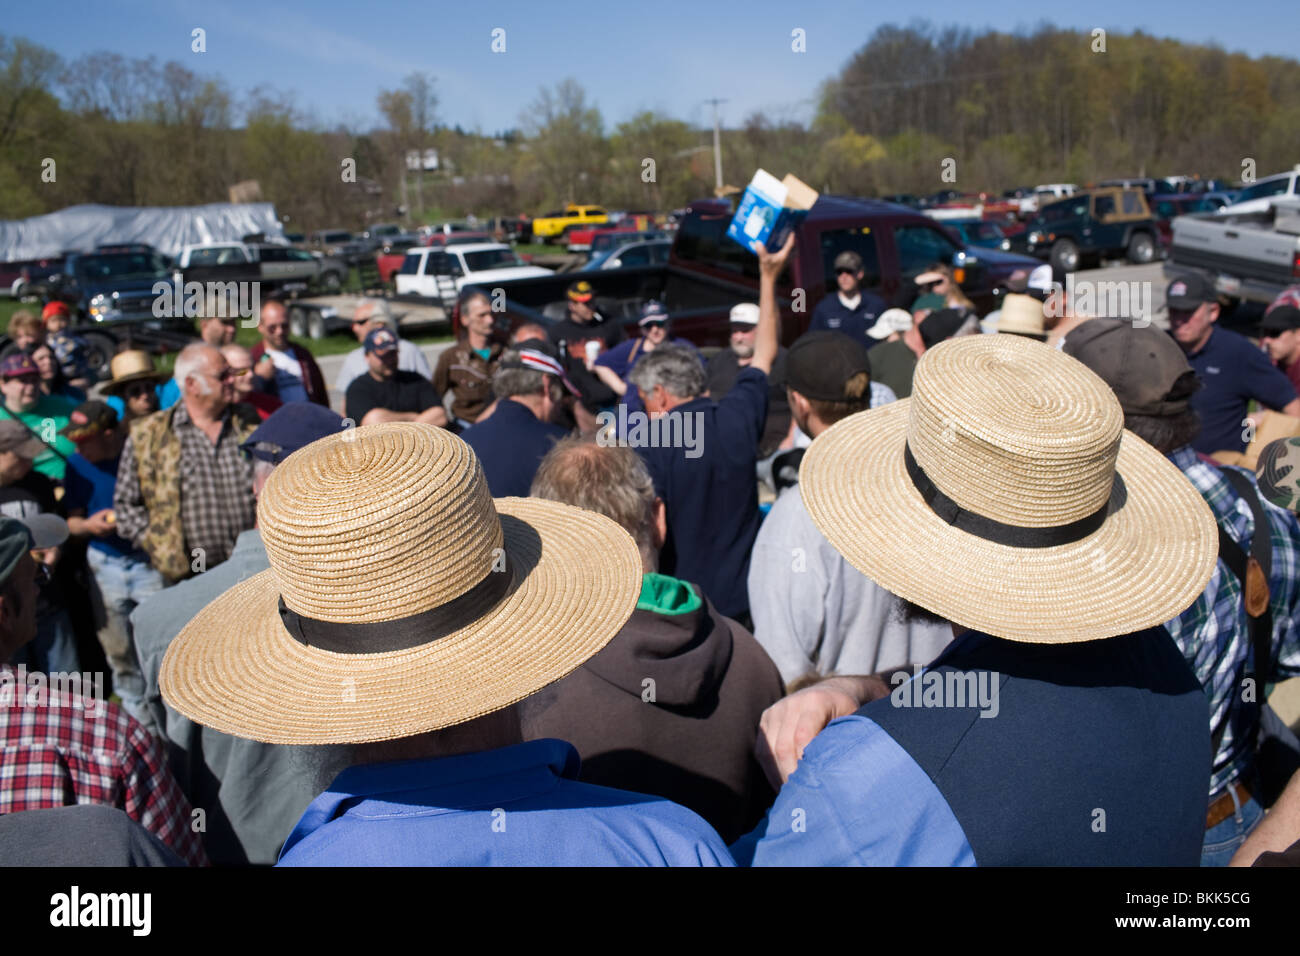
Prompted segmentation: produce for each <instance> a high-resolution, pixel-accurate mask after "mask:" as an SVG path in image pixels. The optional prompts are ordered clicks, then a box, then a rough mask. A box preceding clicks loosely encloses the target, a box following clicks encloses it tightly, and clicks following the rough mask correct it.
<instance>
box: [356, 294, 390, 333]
mask: <svg viewBox="0 0 1300 956" xmlns="http://www.w3.org/2000/svg"><path fill="white" fill-rule="evenodd" d="M362 309H365V310H366V311H367V312H368V313H369V315H367V316H366V321H367V322H382V323H384V325H386V326H388V327H389V328H390V329H392V330H393V331H394V332H396V331H397V319H396V318H394V317H393V312H392V310H391V309H390V308H389V307H388V300H387V299H375V298H365V299H362V300H361V301H360V302H358V303H357V305H356V308H355V309H353V310H352V317H353V318H356V316H357V313H359V312H360V311H361V310H362Z"/></svg>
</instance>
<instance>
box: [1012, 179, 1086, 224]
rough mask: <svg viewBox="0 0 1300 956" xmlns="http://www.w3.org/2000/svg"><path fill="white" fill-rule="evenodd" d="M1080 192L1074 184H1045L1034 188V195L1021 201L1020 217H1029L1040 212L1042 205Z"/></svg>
mask: <svg viewBox="0 0 1300 956" xmlns="http://www.w3.org/2000/svg"><path fill="white" fill-rule="evenodd" d="M1078 191H1079V187H1078V186H1076V185H1075V184H1074V183H1044V184H1042V185H1039V186H1035V187H1034V191H1033V193H1031V194H1030V195H1028V196H1025V197H1024V198H1022V199H1021V200H1020V204H1019V205H1020V215H1021V216H1029V215H1032V214H1033V213H1036V212H1038V207H1039V206H1040V205H1046V204H1047V203H1051V202H1056V201H1057V200H1058V199H1064V198H1065V197H1066V196H1073V195H1074V194H1075V193H1077V192H1078Z"/></svg>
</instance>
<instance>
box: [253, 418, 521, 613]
mask: <svg viewBox="0 0 1300 956" xmlns="http://www.w3.org/2000/svg"><path fill="white" fill-rule="evenodd" d="M257 514H258V524H259V527H260V528H261V534H262V540H263V542H264V543H265V545H266V552H267V556H268V558H269V559H270V563H271V569H272V571H273V572H274V575H275V579H276V582H277V584H278V585H279V588H280V594H281V596H282V598H283V599H284V603H285V606H286V607H288V608H289V609H290V610H292V611H295V612H297V613H299V614H302V615H304V616H306V617H309V618H313V619H316V620H321V621H331V622H336V623H353V622H363V621H366V622H378V621H390V620H395V619H398V618H403V617H409V616H411V615H414V614H419V613H421V612H423V611H426V610H429V609H430V608H433V607H435V606H438V605H441V604H445V603H446V602H448V601H451V600H453V599H454V598H457V597H460V596H461V595H462V594H464V593H465V592H467V591H469V590H470V589H471V588H473V587H474V586H475V585H477V584H479V583H480V582H481V581H482V580H483V579H484V577H485V576H486V575H487V574H488V573H490V572H491V571H492V570H493V566H494V564H496V565H497V567H498V569H500V563H499V562H500V560H501V557H502V553H503V552H502V550H501V548H502V531H501V521H500V519H499V517H498V515H497V511H496V508H495V506H494V505H493V502H492V496H491V494H490V492H489V490H488V485H487V481H486V479H485V478H484V476H483V469H482V467H481V466H480V465H479V462H478V459H477V458H475V457H474V455H473V453H472V452H471V451H470V449H469V446H467V445H466V444H465V443H464V442H462V441H459V440H457V439H455V438H453V437H452V436H451V435H450V434H448V433H447V432H445V431H442V430H441V429H436V428H432V427H428V426H423V425H417V424H409V423H398V424H394V425H390V426H388V427H386V428H382V429H360V430H353V429H347V430H344V431H342V432H340V433H339V434H338V435H332V436H330V437H328V438H325V439H322V440H320V441H317V442H313V443H312V444H311V445H308V446H307V447H305V448H303V449H302V450H300V451H299V452H297V453H295V454H293V455H291V456H289V458H288V459H286V460H285V462H284V463H283V464H281V465H280V466H279V467H278V468H276V470H275V471H274V472H272V473H271V476H270V478H269V479H268V480H267V483H266V486H265V488H264V489H263V491H262V494H261V496H260V497H259V501H258V509H257Z"/></svg>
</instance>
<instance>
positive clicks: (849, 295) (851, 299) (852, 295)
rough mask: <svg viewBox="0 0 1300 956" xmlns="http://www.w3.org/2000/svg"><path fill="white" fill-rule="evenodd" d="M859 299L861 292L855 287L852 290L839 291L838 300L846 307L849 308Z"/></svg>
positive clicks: (860, 299)
mask: <svg viewBox="0 0 1300 956" xmlns="http://www.w3.org/2000/svg"><path fill="white" fill-rule="evenodd" d="M861 301H862V293H861V292H859V291H858V290H856V289H855V290H854V291H852V292H845V291H843V290H841V291H840V302H842V303H843V304H844V306H845V307H846V308H850V309H851V308H853V307H854V306H856V305H857V304H858V303H859V302H861Z"/></svg>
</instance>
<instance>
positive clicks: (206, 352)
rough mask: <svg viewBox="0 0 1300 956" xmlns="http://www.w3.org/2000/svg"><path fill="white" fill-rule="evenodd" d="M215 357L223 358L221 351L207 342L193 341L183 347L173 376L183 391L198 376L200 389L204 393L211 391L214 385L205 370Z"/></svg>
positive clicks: (173, 370) (177, 357)
mask: <svg viewBox="0 0 1300 956" xmlns="http://www.w3.org/2000/svg"><path fill="white" fill-rule="evenodd" d="M214 357H216V358H221V357H222V356H221V351H220V350H219V349H216V348H213V347H212V346H211V345H208V344H207V343H206V342H193V343H191V344H189V345H187V346H185V348H183V349H181V351H180V354H179V355H177V356H176V365H175V366H174V367H173V369H172V376H173V377H174V378H175V379H176V383H177V384H178V385H180V387H181V392H182V393H184V391H185V383H186V382H187V381H188V380H189V379H190V378H192V377H196V376H197V378H198V380H199V382H200V383H201V387H200V389H199V390H200V391H201V392H202V393H203V394H204V395H207V394H209V393H211V391H212V386H211V385H209V384H208V382H207V379H206V378H204V376H203V371H204V368H205V366H207V365H208V363H209V362H210V361H212V360H213V358H214Z"/></svg>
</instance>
